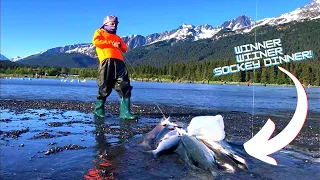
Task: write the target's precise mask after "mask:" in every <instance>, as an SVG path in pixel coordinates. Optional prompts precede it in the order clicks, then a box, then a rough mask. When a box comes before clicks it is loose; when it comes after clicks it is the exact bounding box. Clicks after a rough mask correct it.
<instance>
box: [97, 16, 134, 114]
mask: <svg viewBox="0 0 320 180" xmlns="http://www.w3.org/2000/svg"><path fill="white" fill-rule="evenodd" d="M118 23H119V21H118V18H117V17H116V16H114V15H110V16H107V17H105V18H104V20H103V24H102V26H101V27H100V28H99V29H97V30H96V31H95V33H94V36H93V38H92V44H93V45H94V46H96V51H97V54H98V58H99V61H100V64H99V67H98V79H97V84H98V87H99V92H98V96H97V102H96V107H95V109H94V114H95V115H96V116H99V117H105V110H104V105H105V102H106V99H107V97H108V96H109V95H110V94H111V92H112V89H115V90H116V91H117V92H118V94H119V96H120V98H121V101H120V118H122V119H137V116H135V115H133V114H132V113H131V112H130V98H131V90H132V86H131V85H130V80H129V76H128V72H127V68H126V65H125V63H124V59H123V54H122V52H126V51H127V50H128V47H127V45H126V43H125V42H124V41H123V40H122V39H121V38H120V37H119V36H118V35H117V34H116V33H117V27H118Z"/></svg>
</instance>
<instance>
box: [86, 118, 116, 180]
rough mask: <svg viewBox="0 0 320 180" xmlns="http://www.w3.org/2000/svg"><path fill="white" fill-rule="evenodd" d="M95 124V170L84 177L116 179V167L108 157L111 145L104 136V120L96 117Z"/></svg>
mask: <svg viewBox="0 0 320 180" xmlns="http://www.w3.org/2000/svg"><path fill="white" fill-rule="evenodd" d="M93 118H94V123H95V140H96V149H95V150H96V153H97V156H96V157H95V158H94V159H93V161H92V162H93V163H94V168H91V169H89V172H88V174H86V175H85V176H84V178H85V179H87V180H96V179H114V171H115V168H114V165H113V162H112V160H111V159H110V158H109V156H108V150H109V149H110V148H111V144H110V143H108V142H107V138H106V136H105V134H104V130H103V124H104V121H105V120H104V118H100V117H96V116H94V117H93Z"/></svg>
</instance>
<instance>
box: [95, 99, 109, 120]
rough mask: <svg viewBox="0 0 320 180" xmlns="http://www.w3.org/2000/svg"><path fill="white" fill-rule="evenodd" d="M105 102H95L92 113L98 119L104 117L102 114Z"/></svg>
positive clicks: (103, 113)
mask: <svg viewBox="0 0 320 180" xmlns="http://www.w3.org/2000/svg"><path fill="white" fill-rule="evenodd" d="M105 102H106V101H105V100H102V99H98V100H97V102H96V107H95V108H94V111H93V113H94V114H95V115H96V116H99V117H105V116H106V115H105V112H104V103H105Z"/></svg>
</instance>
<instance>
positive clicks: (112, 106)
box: [0, 100, 320, 158]
mask: <svg viewBox="0 0 320 180" xmlns="http://www.w3.org/2000/svg"><path fill="white" fill-rule="evenodd" d="M94 106H95V103H94V102H78V101H57V100H54V101H53V100H40V101H32V100H1V102H0V108H1V110H3V109H11V110H18V111H24V110H26V109H47V110H50V109H58V110H70V111H71V110H72V111H79V112H83V113H87V114H88V115H93V114H92V111H93V108H94ZM105 107H106V112H107V113H112V114H113V115H114V116H115V115H118V113H119V103H118V102H107V103H106V106H105ZM131 109H132V112H133V113H135V114H139V115H140V116H141V117H142V118H157V119H160V118H162V116H163V115H162V113H161V112H160V111H159V109H158V107H157V106H156V105H150V104H136V103H132V108H131ZM160 109H161V110H162V111H163V113H164V114H165V115H166V116H170V117H171V119H172V120H173V121H182V122H184V123H189V122H190V120H191V119H192V118H193V117H195V116H205V115H210V116H212V115H217V114H220V115H222V116H223V119H224V123H225V132H226V140H232V141H241V142H245V141H247V140H249V139H250V138H251V137H252V134H256V133H257V132H258V131H259V130H260V129H261V128H262V127H263V125H264V124H265V123H266V121H267V119H268V118H269V116H270V115H267V114H266V115H257V114H255V115H254V116H252V115H250V114H249V113H245V112H236V111H217V110H211V109H195V108H185V107H175V106H167V105H160ZM287 114H288V116H286V115H282V116H277V117H273V118H272V120H273V121H274V122H275V124H276V133H274V134H273V136H274V135H276V134H278V133H279V132H280V131H281V130H282V129H284V128H285V127H286V125H287V124H288V122H289V120H290V119H291V117H292V115H291V114H292V112H288V113H287ZM316 116H317V117H319V114H318V113H316ZM309 117H310V116H309ZM309 117H308V118H309ZM252 118H253V119H254V120H252ZM308 118H307V121H306V122H305V124H304V127H303V128H302V130H301V132H300V133H299V134H298V136H297V137H296V138H295V139H294V140H293V141H292V142H291V143H290V144H289V145H288V146H287V147H286V148H289V149H292V148H293V149H294V150H296V151H298V152H301V153H304V154H307V155H310V156H312V157H314V158H320V151H319V150H320V146H319V143H320V137H319V131H320V121H317V120H308ZM106 121H107V119H106ZM252 127H253V128H252ZM143 129H145V130H143ZM148 131H150V127H142V132H143V133H146V132H148ZM133 135H134V134H133ZM273 136H272V137H273Z"/></svg>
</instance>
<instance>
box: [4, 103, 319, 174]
mask: <svg viewBox="0 0 320 180" xmlns="http://www.w3.org/2000/svg"><path fill="white" fill-rule="evenodd" d="M94 106H95V104H94V102H78V101H53V100H41V101H38V100H37V101H30V100H2V101H1V102H0V110H1V114H2V116H1V119H0V124H1V127H0V128H1V130H0V137H1V139H0V147H1V151H0V155H1V163H0V164H1V167H0V169H1V176H2V177H3V179H10V180H11V179H68V180H69V179H82V178H83V177H84V179H99V178H97V177H103V178H102V179H150V178H151V179H187V180H189V179H190V180H191V179H210V173H208V172H205V171H204V170H201V169H198V170H191V169H189V168H186V166H185V165H184V163H183V162H182V161H181V160H180V159H179V156H178V155H177V154H171V155H165V156H161V157H160V158H156V159H155V158H153V157H152V156H151V155H150V154H148V153H146V152H145V150H144V149H142V148H141V147H140V146H139V143H140V142H141V140H142V139H143V136H144V134H146V133H148V132H150V131H151V130H152V129H153V128H154V127H155V125H156V124H157V123H158V122H159V120H160V118H162V117H163V115H162V113H161V112H160V110H159V109H161V111H162V112H163V114H164V115H165V116H166V117H168V116H170V117H171V119H170V121H179V122H183V123H185V125H187V124H188V123H189V122H190V121H191V119H192V118H193V117H195V116H202V115H210V116H212V115H218V114H220V115H222V116H223V119H224V123H225V132H226V140H227V141H229V142H232V143H233V144H235V145H236V146H237V147H236V148H240V149H241V148H242V150H241V151H239V152H241V153H243V154H242V155H243V156H246V157H247V158H248V161H249V162H250V166H251V170H250V172H248V173H245V174H228V173H224V178H223V179H278V178H281V179H287V178H288V177H291V176H293V175H294V176H295V178H293V179H301V178H304V177H308V179H313V178H314V175H313V173H312V172H317V171H318V170H317V169H319V168H320V165H319V160H320V151H319V148H320V145H319V129H320V123H319V122H320V121H319V117H320V115H319V114H317V113H314V112H313V113H309V114H308V118H307V120H306V122H305V124H304V127H303V128H302V131H301V132H300V133H299V135H298V136H297V137H296V139H295V140H294V141H293V142H291V143H290V145H288V146H287V147H285V148H284V151H282V152H281V153H280V152H277V153H274V154H273V155H272V156H273V157H274V158H275V159H277V161H278V160H279V162H280V165H279V166H271V165H268V164H266V163H264V162H262V161H259V160H257V159H254V158H252V157H249V156H248V155H247V154H246V153H245V152H244V150H243V147H242V146H241V144H243V143H244V142H246V141H247V140H249V139H250V138H251V137H252V135H254V134H256V133H257V132H258V131H259V130H260V129H261V127H263V125H264V124H265V123H266V121H267V120H268V118H272V120H273V121H274V122H275V123H276V132H275V133H274V135H276V134H278V133H279V132H280V131H281V130H282V129H283V128H285V127H286V125H287V124H288V122H289V121H290V120H291V118H292V116H293V113H294V112H279V114H277V115H274V114H255V115H251V114H249V113H245V112H237V111H223V110H220V111H217V110H212V109H197V108H186V107H176V106H166V105H159V108H158V107H157V106H156V105H154V104H137V103H133V104H132V112H133V113H135V114H138V115H140V119H139V120H138V121H125V120H120V119H119V118H118V113H119V103H118V102H107V104H106V112H107V115H108V116H107V117H106V118H103V119H99V118H98V119H97V118H95V117H94V116H93V114H92V111H93V108H94ZM319 175H320V174H319ZM290 179H292V178H290Z"/></svg>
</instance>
